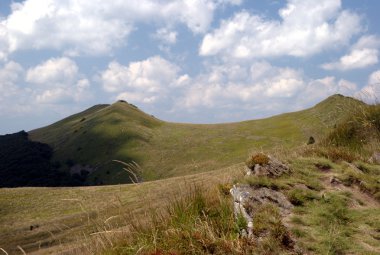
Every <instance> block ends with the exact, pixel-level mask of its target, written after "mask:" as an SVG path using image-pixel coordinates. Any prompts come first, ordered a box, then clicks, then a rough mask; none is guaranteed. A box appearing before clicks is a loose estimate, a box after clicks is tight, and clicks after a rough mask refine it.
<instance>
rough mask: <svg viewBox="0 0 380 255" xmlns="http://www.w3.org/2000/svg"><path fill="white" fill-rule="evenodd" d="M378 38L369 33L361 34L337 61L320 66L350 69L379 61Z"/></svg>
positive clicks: (330, 68)
mask: <svg viewBox="0 0 380 255" xmlns="http://www.w3.org/2000/svg"><path fill="white" fill-rule="evenodd" d="M379 47H380V38H378V37H376V36H374V35H370V36H368V35H367V36H362V37H361V38H360V39H359V41H358V42H357V43H356V44H355V45H353V46H352V47H351V50H350V52H349V53H348V54H347V55H344V56H342V57H341V58H340V59H339V61H336V62H330V63H325V64H323V65H322V66H321V67H322V68H323V69H326V70H341V71H345V70H351V69H357V68H365V67H367V66H371V65H374V64H377V63H378V62H379V59H378V57H379V50H378V48H379Z"/></svg>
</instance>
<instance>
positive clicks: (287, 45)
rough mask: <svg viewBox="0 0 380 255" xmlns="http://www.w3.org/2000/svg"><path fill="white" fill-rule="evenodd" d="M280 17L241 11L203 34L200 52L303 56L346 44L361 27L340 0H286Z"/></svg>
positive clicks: (359, 22) (261, 55) (246, 55)
mask: <svg viewBox="0 0 380 255" xmlns="http://www.w3.org/2000/svg"><path fill="white" fill-rule="evenodd" d="M279 15H280V17H281V20H271V19H267V18H265V17H261V16H258V15H252V14H250V13H248V12H247V11H242V12H239V13H237V14H235V16H233V17H232V18H230V19H228V20H224V21H222V22H221V24H220V27H219V28H218V29H215V30H214V31H212V32H211V33H208V34H206V35H205V37H204V38H203V41H202V44H201V46H200V49H199V53H200V55H203V56H210V55H222V56H227V57H233V58H237V59H249V58H261V57H273V56H284V55H288V56H295V57H305V56H310V55H313V54H316V53H319V52H321V51H323V50H326V49H330V48H333V47H337V46H338V45H345V44H347V43H348V42H349V41H350V39H351V37H352V36H353V35H355V34H357V33H359V32H360V31H362V27H361V18H360V17H359V15H357V14H355V13H352V12H349V11H347V10H342V9H341V1H340V0H322V1H321V0H316V1H302V0H288V3H287V5H286V7H284V8H283V9H280V10H279Z"/></svg>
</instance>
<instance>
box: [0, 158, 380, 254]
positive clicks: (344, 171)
mask: <svg viewBox="0 0 380 255" xmlns="http://www.w3.org/2000/svg"><path fill="white" fill-rule="evenodd" d="M286 157H287V159H288V160H287V162H288V164H289V165H290V167H291V173H290V174H287V175H284V176H282V177H280V178H278V179H268V178H262V177H243V174H244V165H243V164H238V165H235V166H231V167H229V168H224V169H220V170H216V171H211V172H206V173H200V174H195V175H187V176H185V177H173V178H168V179H164V180H158V181H152V182H145V183H141V184H123V185H111V186H96V187H80V188H16V189H1V192H0V208H1V214H0V215H1V216H0V226H1V229H0V231H1V235H0V240H1V241H0V247H1V248H3V249H4V250H6V251H7V252H8V253H9V254H22V252H21V250H20V249H19V248H17V246H20V247H22V249H23V250H24V251H25V252H27V254H58V253H59V254H95V253H99V254H103V253H104V254H135V253H136V252H137V251H138V250H140V248H142V247H144V248H143V249H142V250H140V253H138V254H154V251H155V250H161V251H162V252H165V251H167V252H169V251H170V250H173V249H174V250H177V251H179V253H178V254H190V253H189V252H190V250H188V251H187V250H186V249H185V250H181V249H183V248H181V247H189V246H188V245H189V244H188V243H186V242H187V241H189V240H192V241H191V242H195V243H193V244H192V245H193V246H192V247H193V248H192V249H193V250H194V249H197V248H196V247H197V243H196V239H194V240H193V239H189V240H187V241H186V240H181V239H178V240H177V239H175V238H174V236H171V235H166V234H164V233H167V232H166V231H168V230H169V229H170V228H171V227H170V224H171V223H168V222H166V220H165V219H166V217H164V218H163V219H162V220H160V221H158V222H161V223H160V224H161V225H157V224H158V223H155V226H156V227H155V228H154V229H155V230H154V231H152V230H150V229H149V227H148V228H144V227H143V226H145V224H144V223H147V224H148V223H149V222H151V220H152V219H153V218H152V215H154V213H153V212H157V211H161V212H168V211H167V209H168V208H170V207H171V206H173V202H174V204H176V202H175V201H180V200H181V199H183V198H184V197H186V196H187V195H188V194H189V193H191V192H193V191H194V187H198V188H201V189H202V193H203V194H205V196H206V197H209V198H210V197H211V198H212V199H211V200H210V201H211V204H209V202H207V201H209V200H205V201H206V202H205V204H203V205H202V206H204V209H202V210H205V211H210V210H211V211H212V208H214V207H215V206H217V207H218V206H219V205H218V203H215V198H217V197H218V195H217V192H216V190H218V184H222V185H224V186H222V187H229V186H230V185H232V183H234V182H245V183H248V184H250V185H253V186H255V187H269V188H275V189H276V190H280V191H282V192H283V193H284V194H286V196H287V197H288V198H289V199H290V201H291V202H292V203H293V204H294V205H295V208H294V210H293V213H292V214H291V215H290V216H289V217H288V218H287V219H286V220H285V222H286V225H287V227H288V228H289V229H290V231H291V234H292V236H293V238H295V239H296V240H297V244H298V245H299V246H300V247H302V249H303V250H304V251H307V252H308V253H310V254H378V252H380V245H379V242H378V240H379V238H380V236H379V234H378V233H379V231H380V218H379V215H380V200H379V199H378V198H376V196H374V194H376V192H379V191H380V184H379V183H378V179H379V177H380V166H378V165H371V164H366V163H363V162H360V161H355V162H354V163H346V162H339V161H338V162H333V161H331V160H328V159H326V158H320V157H303V156H302V153H301V154H300V152H299V151H298V152H294V153H293V154H292V155H290V154H288V155H287V156H286ZM359 168H360V169H362V170H358V169H359ZM352 171H360V172H358V173H357V175H358V176H361V177H357V178H359V179H360V178H361V179H362V180H365V181H366V184H367V185H369V186H371V185H372V186H371V187H372V188H373V189H372V190H369V189H365V187H362V186H360V185H362V184H359V183H360V182H352V183H348V182H346V180H347V178H348V177H349V176H351V175H352ZM332 176H335V177H336V178H338V179H339V180H341V181H342V184H337V185H335V184H331V183H330V181H329V180H330V179H331V177H332ZM359 179H358V180H359ZM305 187H307V188H305ZM177 199H180V200H177ZM225 199H226V201H227V205H229V204H230V203H232V201H231V198H230V197H229V196H226V197H225ZM187 203H191V201H188V202H186V204H187ZM181 208H182V209H181ZM181 208H180V210H182V211H180V212H177V213H179V214H180V215H182V216H181V217H185V218H184V219H183V223H181V224H185V225H181V227H180V228H178V229H177V230H176V231H179V232H178V234H179V235H182V234H181V233H183V234H184V235H191V236H192V235H193V234H195V235H196V233H198V232H199V226H200V225H199V224H200V222H201V223H202V222H203V223H202V224H203V225H202V224H201V225H202V226H208V224H211V223H210V222H208V221H207V218H206V220H205V219H204V218H202V217H203V216H202V215H203V214H202V215H200V216H199V217H201V218H199V219H198V218H197V217H194V215H192V216H191V214H190V211H187V210H188V209H186V208H187V206H184V207H181ZM210 208H211V209H210ZM231 216H232V214H231V215H230V216H229V217H231ZM186 217H190V218H189V219H187V218H186ZM193 217H194V218H193ZM192 220H194V221H192ZM217 222H219V220H217ZM219 223H220V222H219ZM219 223H218V224H219ZM193 224H195V225H193ZM214 224H215V223H214ZM220 224H221V223H220ZM37 225H38V227H36V226H37ZM30 226H33V230H31V229H30ZM131 226H138V228H137V229H138V230H137V231H136V228H134V231H133V232H131V229H130V228H131ZM148 226H149V224H148ZM232 227H233V225H232ZM155 231H162V234H160V233H161V232H157V236H156V237H155V235H156V234H154V233H155ZM201 234H202V233H201ZM204 234H205V235H203V234H202V238H205V239H201V242H202V243H203V242H207V243H209V244H210V245H213V246H215V245H220V244H225V245H227V246H220V247H219V246H217V247H218V248H220V249H222V251H223V249H224V248H223V247H228V249H233V250H234V249H235V248H236V250H238V248H239V249H242V247H240V246H239V245H240V244H239V241H238V239H236V237H237V236H236V234H235V235H234V234H233V233H232V235H231V234H228V233H226V235H223V236H222V237H220V238H222V239H220V238H215V234H212V233H208V232H207V233H204ZM131 235H132V236H131ZM176 235H177V234H176ZM155 238H156V239H155ZM157 238H158V239H157ZM165 238H170V239H168V240H166V239H165ZM173 238H174V239H173ZM226 238H227V239H226ZM154 242H155V243H154ZM168 242H170V243H171V246H167V244H168ZM200 244H201V243H200ZM235 246H236V247H235ZM165 247H166V248H165ZM247 247H248V246H247ZM247 247H245V248H247ZM249 247H250V249H252V246H249ZM200 248H201V246H200ZM243 248H244V247H243ZM272 248H273V247H272ZM166 249H169V250H166ZM273 249H277V248H273ZM142 251H145V252H147V253H144V252H142ZM240 251H242V252H243V253H239V252H237V253H236V254H250V253H246V252H244V249H243V250H240ZM275 251H276V250H274V252H275ZM141 252H142V253H141ZM152 252H153V253H152ZM206 253H207V252H206ZM163 254H166V253H163ZM233 254H235V253H233ZM258 254H262V253H260V252H259V253H258Z"/></svg>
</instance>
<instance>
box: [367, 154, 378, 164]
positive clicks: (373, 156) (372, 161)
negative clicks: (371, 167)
mask: <svg viewBox="0 0 380 255" xmlns="http://www.w3.org/2000/svg"><path fill="white" fill-rule="evenodd" d="M369 161H370V162H371V163H374V164H380V152H377V151H375V152H374V153H373V154H372V157H371V158H370V159H369Z"/></svg>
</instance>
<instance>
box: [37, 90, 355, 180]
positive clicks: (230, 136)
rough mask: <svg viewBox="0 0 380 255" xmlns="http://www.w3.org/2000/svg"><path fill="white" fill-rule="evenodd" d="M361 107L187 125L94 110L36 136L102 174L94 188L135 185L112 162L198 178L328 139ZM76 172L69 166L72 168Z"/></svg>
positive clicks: (340, 105)
mask: <svg viewBox="0 0 380 255" xmlns="http://www.w3.org/2000/svg"><path fill="white" fill-rule="evenodd" d="M358 103H359V101H356V100H354V99H352V98H348V97H343V96H340V95H335V96H332V97H330V98H328V99H326V100H325V101H323V102H321V103H319V104H318V105H316V106H315V107H313V108H310V109H307V110H303V111H299V112H294V113H287V114H282V115H278V116H274V117H271V118H266V119H262V120H252V121H244V122H237V123H227V124H181V123H170V122H165V121H161V120H158V119H156V118H154V117H153V116H150V115H148V114H146V113H144V112H142V111H140V110H139V109H138V108H136V107H135V106H133V105H130V104H128V103H126V102H116V103H114V104H112V105H99V106H94V107H92V108H90V109H88V110H86V111H84V112H81V113H78V114H76V115H73V116H71V117H68V118H66V119H64V120H61V121H59V122H57V123H55V124H52V125H50V126H47V127H44V128H40V129H36V130H32V131H30V132H29V134H30V137H31V139H33V140H36V141H40V142H44V143H47V144H49V145H51V146H52V147H53V148H54V151H55V157H54V158H55V160H56V161H59V162H61V165H62V168H63V169H65V168H66V169H68V166H67V165H66V164H65V163H75V164H82V165H86V164H89V165H91V166H93V167H96V169H97V170H96V171H95V172H93V173H92V174H90V176H89V178H88V183H89V184H94V183H104V184H116V183H125V182H128V181H129V178H128V175H127V173H126V172H125V171H123V170H122V166H121V165H120V164H118V163H115V162H112V160H114V159H116V160H121V161H124V162H129V161H132V160H133V161H135V162H137V163H138V164H139V165H140V166H141V167H142V169H143V179H144V180H156V179H161V178H167V177H173V176H181V175H186V174H193V173H198V172H203V171H209V170H213V169H218V168H221V167H224V166H228V165H230V164H234V163H238V162H242V161H243V160H244V159H245V158H246V156H247V155H248V154H249V153H250V152H251V151H252V150H258V149H259V150H260V149H264V150H269V149H273V148H281V149H290V148H292V147H293V146H296V145H300V144H303V143H305V142H307V140H308V138H309V136H311V135H312V136H314V137H315V138H316V139H318V138H319V137H321V136H322V135H324V134H325V133H326V132H327V131H328V129H329V128H330V127H332V126H333V125H334V124H335V123H336V122H337V121H338V120H339V118H341V117H343V116H344V114H342V113H344V112H346V111H349V108H350V107H355V105H357V104H358ZM68 165H70V164H68Z"/></svg>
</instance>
